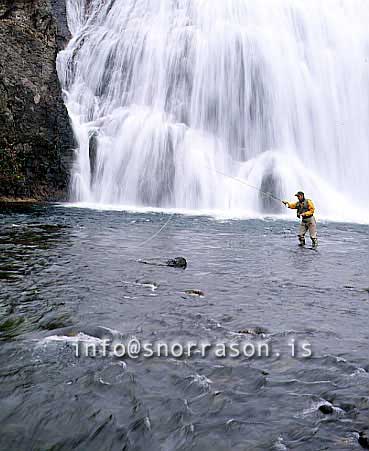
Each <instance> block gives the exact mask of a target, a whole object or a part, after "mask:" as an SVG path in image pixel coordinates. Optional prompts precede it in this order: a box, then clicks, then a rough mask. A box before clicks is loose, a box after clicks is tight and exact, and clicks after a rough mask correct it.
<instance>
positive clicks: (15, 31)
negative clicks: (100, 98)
mask: <svg viewBox="0 0 369 451" xmlns="http://www.w3.org/2000/svg"><path fill="white" fill-rule="evenodd" d="M68 39H69V35H68V29H67V26H66V10H65V3H64V2H63V1H60V2H56V1H54V0H34V1H32V2H29V1H20V0H16V1H12V0H10V1H9V0H0V46H1V49H2V52H1V53H0V198H2V200H4V199H8V200H11V201H12V200H14V199H17V200H19V199H32V200H35V201H39V200H48V201H54V200H65V199H67V197H68V183H69V173H70V168H71V164H72V158H73V148H74V139H73V132H72V129H71V125H70V122H69V117H68V113H67V110H66V108H65V105H64V102H63V99H62V93H61V89H60V86H59V81H58V76H57V72H56V66H55V60H56V55H57V53H58V51H59V50H60V49H61V48H62V47H63V46H65V44H66V43H67V42H68Z"/></svg>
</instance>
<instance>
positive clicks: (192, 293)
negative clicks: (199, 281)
mask: <svg viewBox="0 0 369 451" xmlns="http://www.w3.org/2000/svg"><path fill="white" fill-rule="evenodd" d="M185 293H186V294H188V295H189V296H199V297H201V298H202V297H204V296H205V293H204V292H203V291H202V290H185Z"/></svg>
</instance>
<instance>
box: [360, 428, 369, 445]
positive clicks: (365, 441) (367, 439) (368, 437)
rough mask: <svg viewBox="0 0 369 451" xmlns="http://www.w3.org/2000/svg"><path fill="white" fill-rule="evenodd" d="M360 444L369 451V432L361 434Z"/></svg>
mask: <svg viewBox="0 0 369 451" xmlns="http://www.w3.org/2000/svg"><path fill="white" fill-rule="evenodd" d="M358 441H359V444H360V445H361V446H362V447H363V448H365V449H369V434H368V431H363V432H360V433H359V439H358Z"/></svg>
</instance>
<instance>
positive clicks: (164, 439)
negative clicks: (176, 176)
mask: <svg viewBox="0 0 369 451" xmlns="http://www.w3.org/2000/svg"><path fill="white" fill-rule="evenodd" d="M167 218H168V216H167V215H165V214H162V213H159V212H157V213H129V212H118V211H94V210H87V209H78V208H64V207H62V206H54V205H17V204H15V205H10V204H8V205H1V209H0V247H1V260H0V287H1V297H0V340H1V347H0V368H1V370H0V380H1V386H0V391H1V394H0V396H1V400H2V403H1V404H2V408H1V410H0V425H1V426H0V431H1V434H0V449H1V450H7V451H10V450H18V451H19V450H30V449H35V450H36V449H37V450H43V451H44V450H68V451H70V450H72V449H73V450H81V451H82V450H83V451H86V450H89V451H94V450H96V451H101V450H123V449H124V450H201V451H203V450H212V451H216V450H268V449H270V450H289V449H298V450H314V451H316V450H319V449H325V450H337V449H339V450H352V449H360V445H359V444H358V434H359V433H360V432H361V431H364V430H365V429H366V428H367V427H368V420H369V397H368V390H369V375H368V370H369V360H368V359H369V341H368V315H369V278H368V275H369V274H368V244H369V243H368V226H364V225H356V224H346V223H345V224H343V223H341V224H339V223H329V222H324V223H322V222H320V223H319V237H320V246H319V249H318V251H317V252H315V251H311V250H309V249H300V248H298V246H297V240H296V228H297V224H296V223H295V222H293V221H291V222H287V221H281V220H273V219H265V220H245V221H240V220H222V221H219V220H214V219H212V218H210V217H200V216H196V217H190V216H180V215H177V216H175V217H174V218H173V220H172V221H171V222H170V224H169V225H168V227H167V228H166V229H165V230H164V231H163V233H161V234H159V235H158V236H157V237H156V238H155V239H154V240H152V241H150V242H148V243H147V244H146V245H145V246H141V245H140V244H141V243H142V242H144V241H145V240H147V239H148V238H149V237H150V236H151V235H153V234H154V233H155V232H156V231H157V230H158V229H160V227H161V226H162V225H163V224H164V222H165V221H166V220H167ZM176 256H184V257H185V258H186V259H187V260H188V267H187V269H186V270H179V269H175V268H169V267H166V266H156V265H147V264H146V265H145V264H142V262H140V260H150V261H159V262H160V261H165V260H166V259H168V258H173V257H176ZM188 290H201V291H202V292H203V294H204V296H197V295H196V293H192V294H195V295H191V294H190V293H189V292H188ZM104 334H105V335H108V336H110V337H115V338H117V337H120V338H122V339H127V340H128V339H131V338H133V337H134V338H135V339H136V340H137V341H139V342H140V343H144V342H147V343H157V342H162V343H182V344H185V343H188V342H195V343H200V342H202V343H205V342H209V343H211V344H213V345H216V344H219V343H228V344H229V343H233V344H240V343H243V342H244V341H246V340H247V341H248V342H250V343H256V342H257V340H263V341H264V342H266V343H268V344H269V345H270V347H271V350H272V351H271V355H270V356H269V357H266V356H262V357H253V358H247V357H245V356H243V355H241V356H239V357H237V358H236V357H231V356H229V355H227V357H221V356H217V355H215V354H214V353H213V352H209V353H208V354H207V355H206V356H205V357H202V356H201V355H200V354H196V355H192V356H186V355H182V356H180V357H175V356H174V355H171V356H169V357H168V358H165V357H157V356H153V357H151V358H145V357H144V356H143V355H140V356H139V357H138V358H129V357H128V356H126V357H123V358H120V357H118V356H109V355H107V356H101V355H97V356H96V357H93V356H91V355H90V356H88V357H86V356H84V355H80V356H79V357H76V352H75V347H74V345H73V344H74V343H76V342H78V341H81V342H82V341H85V342H88V343H98V342H99V340H101V339H102V336H103V335H104ZM50 337H51V338H50ZM293 340H294V342H295V343H296V345H297V348H298V349H297V350H298V353H297V354H298V355H297V356H295V357H293V356H292V355H291V342H293ZM304 343H305V344H309V346H310V349H311V351H312V356H311V357H303V356H302V354H301V349H300V347H299V346H300V345H301V344H304ZM278 354H279V356H278ZM321 405H327V406H331V407H332V409H329V408H328V409H324V408H323V409H321V410H325V411H326V412H330V413H323V412H322V411H321V410H319V407H320V406H321Z"/></svg>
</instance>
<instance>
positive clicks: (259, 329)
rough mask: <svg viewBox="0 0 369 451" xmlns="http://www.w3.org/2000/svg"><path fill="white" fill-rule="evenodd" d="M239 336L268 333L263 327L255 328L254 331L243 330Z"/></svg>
mask: <svg viewBox="0 0 369 451" xmlns="http://www.w3.org/2000/svg"><path fill="white" fill-rule="evenodd" d="M238 333H239V334H248V335H265V334H267V333H268V331H267V330H266V329H264V328H263V327H254V328H252V329H242V330H239V331H238Z"/></svg>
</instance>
